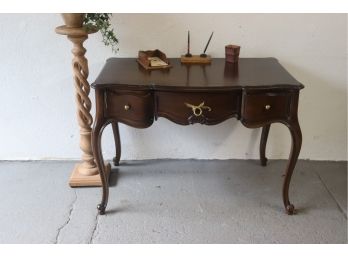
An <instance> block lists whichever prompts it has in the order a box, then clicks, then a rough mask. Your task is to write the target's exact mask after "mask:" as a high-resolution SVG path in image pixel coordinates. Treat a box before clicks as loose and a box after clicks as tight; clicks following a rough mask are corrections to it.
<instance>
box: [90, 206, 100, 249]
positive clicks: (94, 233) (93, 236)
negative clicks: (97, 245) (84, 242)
mask: <svg viewBox="0 0 348 257" xmlns="http://www.w3.org/2000/svg"><path fill="white" fill-rule="evenodd" d="M98 225H99V213H98V212H97V215H96V216H95V222H94V228H93V231H92V234H91V238H90V239H89V241H88V243H89V244H93V240H94V238H95V236H96V235H97V234H98V233H96V231H97V230H98Z"/></svg>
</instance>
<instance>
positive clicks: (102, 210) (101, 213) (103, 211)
mask: <svg viewBox="0 0 348 257" xmlns="http://www.w3.org/2000/svg"><path fill="white" fill-rule="evenodd" d="M105 208H106V206H105V205H101V204H98V206H97V209H98V212H99V214H100V215H104V214H105Z"/></svg>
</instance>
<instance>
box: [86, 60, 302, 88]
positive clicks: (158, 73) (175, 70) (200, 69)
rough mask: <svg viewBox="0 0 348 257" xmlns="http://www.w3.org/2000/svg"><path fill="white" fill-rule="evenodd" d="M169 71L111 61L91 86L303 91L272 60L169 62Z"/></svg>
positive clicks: (132, 63)
mask: <svg viewBox="0 0 348 257" xmlns="http://www.w3.org/2000/svg"><path fill="white" fill-rule="evenodd" d="M169 61H170V64H171V65H172V68H170V69H161V70H145V69H144V68H143V67H141V66H140V64H138V63H137V61H136V59H135V58H110V59H108V60H107V62H106V64H105V65H104V67H103V69H102V71H101V72H100V74H99V76H98V77H97V79H96V81H95V82H94V83H93V84H92V87H93V88H104V87H117V88H119V87H122V88H127V89H128V88H129V89H135V88H139V89H142V88H155V89H161V90H166V89H169V88H170V89H171V90H172V89H178V90H180V89H193V90H195V89H203V90H208V89H212V90H216V89H225V88H249V87H250V88H255V87H256V88H264V87H267V88H284V89H286V88H297V89H301V88H303V85H302V84H301V83H300V82H298V81H297V80H296V79H294V78H293V77H292V76H291V75H290V74H289V73H288V72H287V71H286V70H285V69H284V68H283V66H282V65H281V64H280V63H279V62H278V60H277V59H275V58H241V59H240V60H239V63H238V64H232V63H227V62H225V59H224V58H215V59H212V63H211V64H205V65H204V64H181V63H180V59H177V58H176V59H169Z"/></svg>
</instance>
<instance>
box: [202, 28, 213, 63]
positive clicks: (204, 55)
mask: <svg viewBox="0 0 348 257" xmlns="http://www.w3.org/2000/svg"><path fill="white" fill-rule="evenodd" d="M213 34H214V31H213V32H212V33H211V35H210V37H209V40H208V42H207V45H206V46H205V48H204V52H203V53H202V54H201V57H207V55H206V54H205V52H206V51H207V48H208V46H209V43H210V40H211V38H212V37H213Z"/></svg>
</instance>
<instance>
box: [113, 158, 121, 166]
mask: <svg viewBox="0 0 348 257" xmlns="http://www.w3.org/2000/svg"><path fill="white" fill-rule="evenodd" d="M112 161H113V163H114V166H120V158H117V157H114V158H113V159H112Z"/></svg>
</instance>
